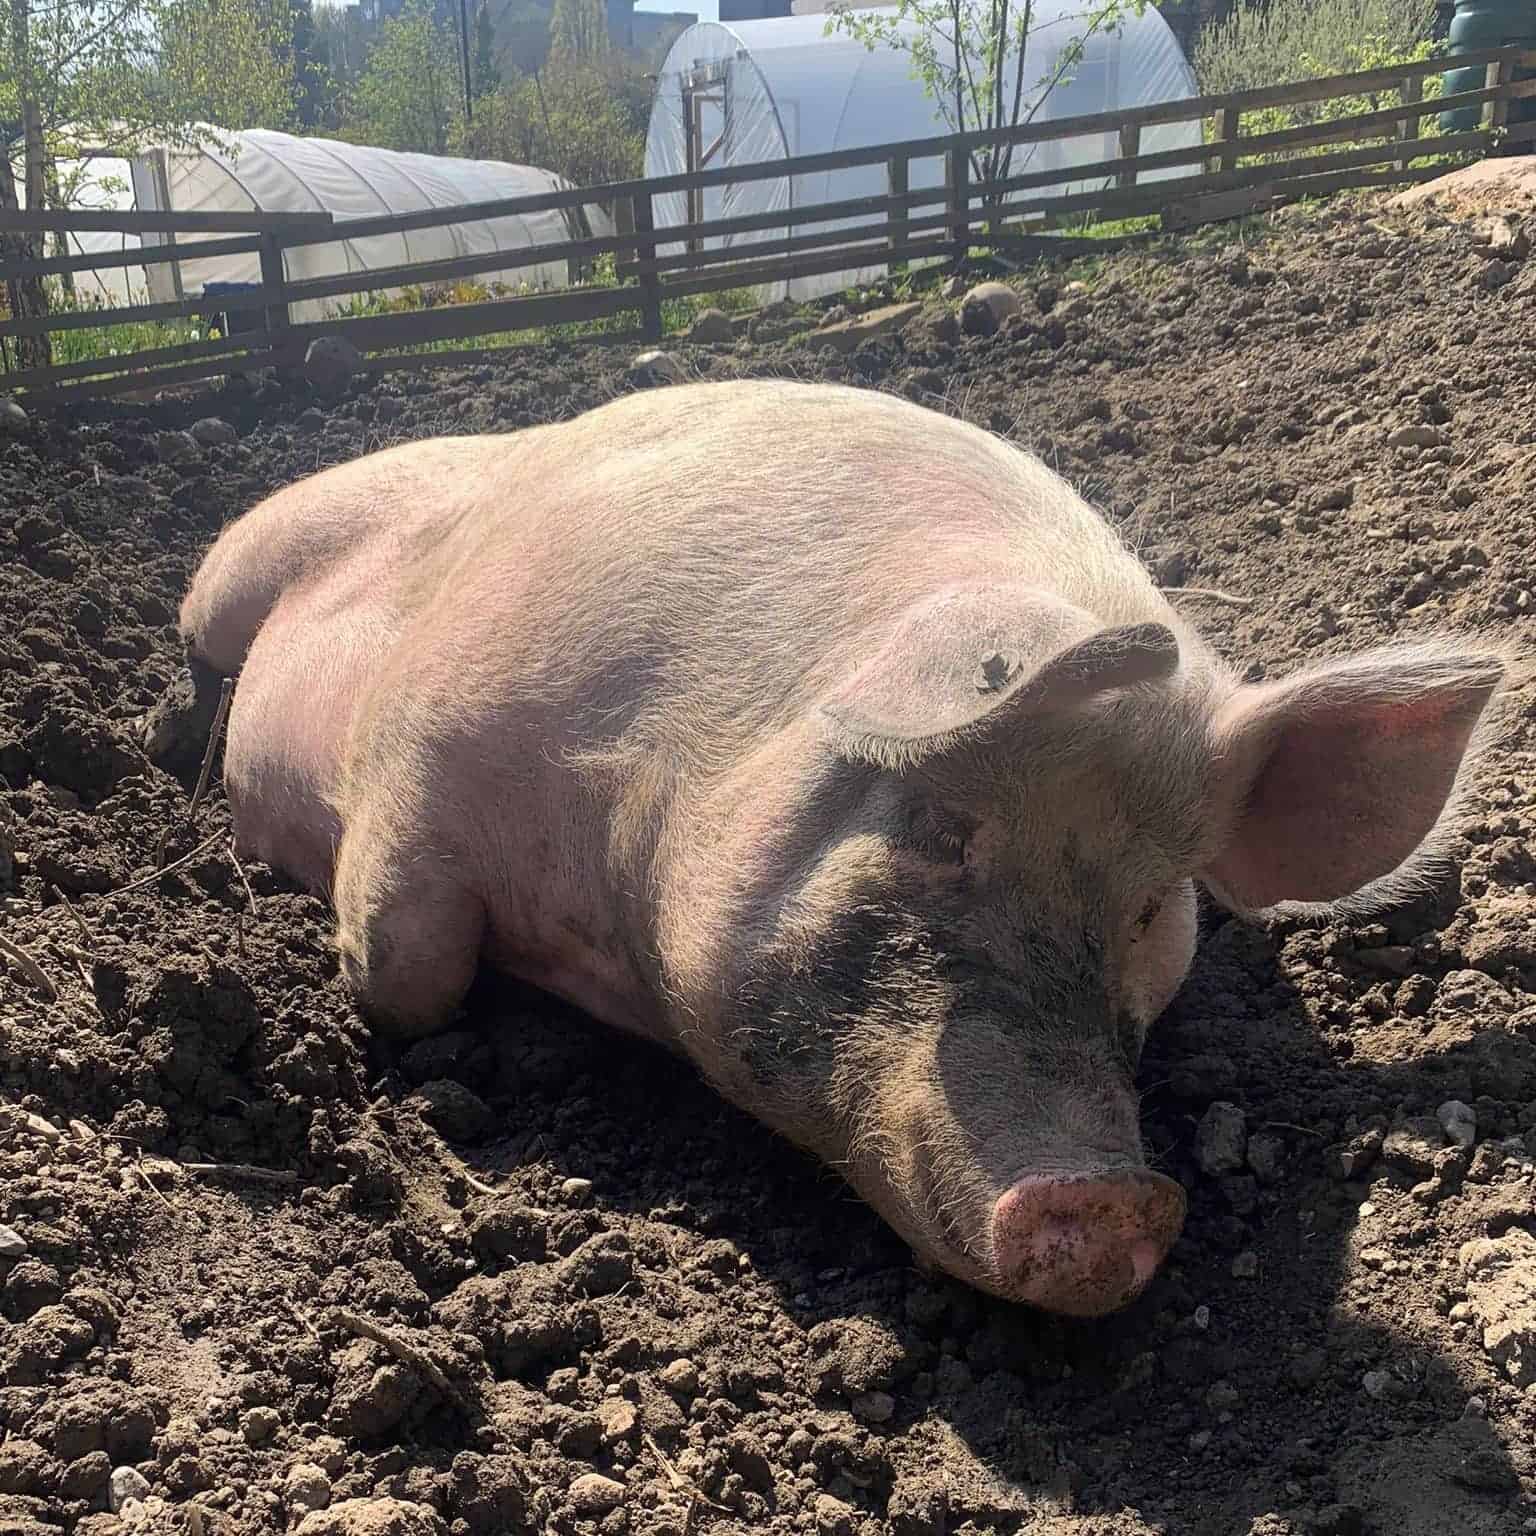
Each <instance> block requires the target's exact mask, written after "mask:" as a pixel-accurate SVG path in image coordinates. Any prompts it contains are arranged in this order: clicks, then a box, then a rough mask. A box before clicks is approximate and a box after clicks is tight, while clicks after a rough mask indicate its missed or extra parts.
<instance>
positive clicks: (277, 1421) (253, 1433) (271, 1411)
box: [240, 1408, 283, 1445]
mask: <svg viewBox="0 0 1536 1536" xmlns="http://www.w3.org/2000/svg"><path fill="white" fill-rule="evenodd" d="M282 1423H283V1421H282V1419H281V1417H280V1416H279V1414H278V1412H277V1409H275V1408H252V1409H251V1410H250V1412H249V1413H247V1414H246V1415H245V1417H244V1418H243V1419H242V1420H241V1421H240V1432H241V1434H243V1435H244V1436H245V1443H246V1444H247V1445H265V1444H266V1443H267V1441H268V1440H270V1439H271V1438H272V1437H273V1435H275V1434H276V1433H277V1432H278V1430H279V1429H281V1428H282Z"/></svg>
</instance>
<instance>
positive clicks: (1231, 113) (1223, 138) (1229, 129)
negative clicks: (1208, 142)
mask: <svg viewBox="0 0 1536 1536" xmlns="http://www.w3.org/2000/svg"><path fill="white" fill-rule="evenodd" d="M1241 121H1242V114H1241V113H1240V112H1239V111H1238V110H1237V109H1236V108H1235V107H1218V108H1217V109H1216V149H1217V154H1216V158H1215V160H1214V161H1213V162H1212V164H1211V169H1212V170H1213V171H1218V172H1219V171H1230V170H1232V169H1234V168H1235V167H1236V165H1237V143H1236V140H1237V131H1238V127H1239V125H1240V123H1241Z"/></svg>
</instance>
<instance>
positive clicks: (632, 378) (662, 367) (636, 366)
mask: <svg viewBox="0 0 1536 1536" xmlns="http://www.w3.org/2000/svg"><path fill="white" fill-rule="evenodd" d="M687 381H688V375H687V373H686V372H685V371H684V369H683V365H682V364H681V363H680V362H678V360H677V359H676V358H675V357H673V355H672V354H671V353H670V352H662V351H660V350H656V351H651V352H641V353H639V354H638V355H637V356H636V357H635V358H634V359H633V360H632V361H631V363H630V365H629V382H630V383H631V384H633V385H635V386H636V387H637V388H640V389H644V388H646V387H647V386H648V385H652V384H685V383H687Z"/></svg>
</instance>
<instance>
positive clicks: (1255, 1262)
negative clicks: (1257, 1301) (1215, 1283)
mask: <svg viewBox="0 0 1536 1536" xmlns="http://www.w3.org/2000/svg"><path fill="white" fill-rule="evenodd" d="M1258 1273H1259V1256H1258V1254H1256V1253H1255V1252H1254V1251H1253V1249H1251V1248H1248V1249H1245V1250H1244V1251H1243V1252H1242V1253H1240V1254H1238V1256H1237V1257H1236V1258H1235V1259H1233V1260H1232V1278H1233V1279H1234V1280H1253V1279H1256V1278H1257V1276H1258Z"/></svg>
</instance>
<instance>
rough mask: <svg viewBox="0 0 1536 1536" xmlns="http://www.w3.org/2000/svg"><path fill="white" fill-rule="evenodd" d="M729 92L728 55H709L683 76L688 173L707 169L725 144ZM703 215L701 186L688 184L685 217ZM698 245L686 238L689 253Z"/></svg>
mask: <svg viewBox="0 0 1536 1536" xmlns="http://www.w3.org/2000/svg"><path fill="white" fill-rule="evenodd" d="M729 92H730V60H729V59H711V60H710V61H709V62H708V63H707V64H699V65H697V66H695V68H693V69H692V70H690V71H689V72H688V74H687V75H685V76H684V77H683V155H684V160H683V164H684V166H685V168H686V169H687V170H688V172H689V173H690V174H691V173H692V172H694V171H703V170H707V169H708V168H709V166H710V165H711V164H712V163H713V162H714V160H715V159H716V157H717V156H718V155H719V153H720V151H721V150H722V149H723V148H724V147H725V125H726V120H727V114H728V111H729V106H728V97H729ZM703 219H704V192H703V189H702V188H699V187H689V188H688V191H687V212H686V214H685V215H684V221H685V222H686V223H688V224H698V223H702V222H703ZM700 248H701V242H700V241H698V240H696V239H690V240H689V241H688V242H687V249H688V250H689V252H690V253H692V252H695V251H698V250H699V249H700Z"/></svg>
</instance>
